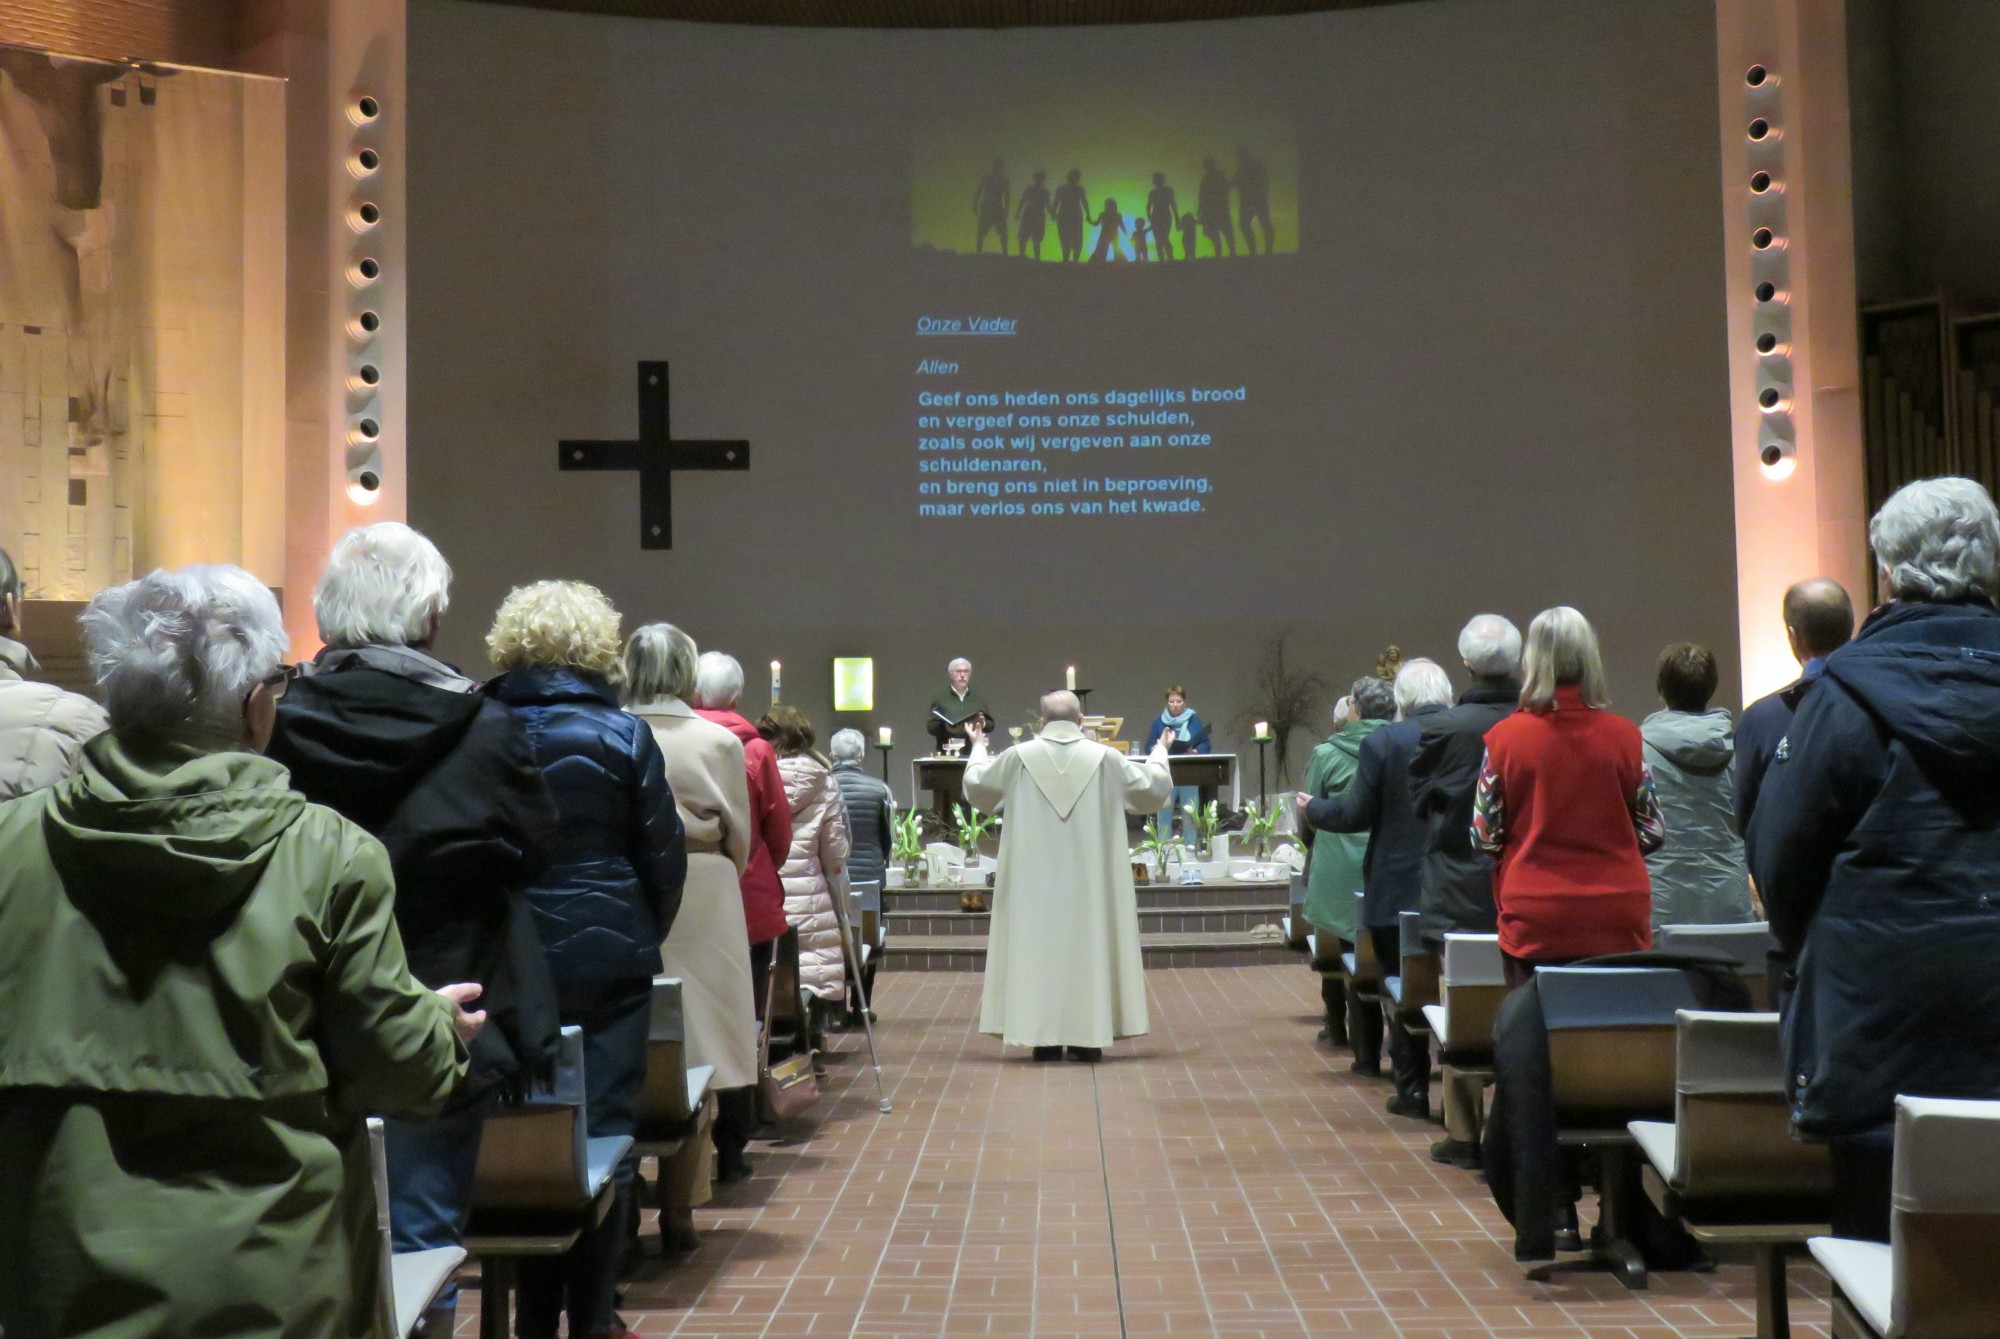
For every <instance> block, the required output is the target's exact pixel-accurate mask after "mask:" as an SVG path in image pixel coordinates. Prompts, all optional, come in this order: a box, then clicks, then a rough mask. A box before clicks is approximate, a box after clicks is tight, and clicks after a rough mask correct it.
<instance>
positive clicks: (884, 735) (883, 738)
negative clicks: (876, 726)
mask: <svg viewBox="0 0 2000 1339" xmlns="http://www.w3.org/2000/svg"><path fill="white" fill-rule="evenodd" d="M877 736H878V738H879V740H880V742H881V745H882V747H883V748H885V749H886V748H888V747H889V744H890V742H891V741H893V740H894V739H895V735H893V734H892V733H890V730H889V727H888V726H886V725H885V726H883V727H882V728H881V730H879V731H877Z"/></svg>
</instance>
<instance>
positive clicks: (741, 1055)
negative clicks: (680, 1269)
mask: <svg viewBox="0 0 2000 1339" xmlns="http://www.w3.org/2000/svg"><path fill="white" fill-rule="evenodd" d="M699 654H700V653H699V651H698V650H697V649H696V647H695V643H694V638H692V637H690V636H688V635H687V634H686V633H685V632H682V631H681V630H680V629H679V628H677V627H675V626H674V625H673V624H671V623H648V624H647V625H646V626H645V627H643V628H640V629H639V630H638V631H637V632H634V633H633V634H632V637H631V640H629V641H628V642H626V643H625V709H626V710H627V711H629V712H631V713H632V714H633V715H634V716H637V717H638V718H639V719H640V720H642V721H644V722H645V723H646V724H647V726H648V727H650V728H651V730H652V732H653V738H654V739H655V740H656V741H658V743H659V745H660V755H661V756H662V757H663V758H665V759H666V763H667V780H668V782H669V783H670V784H671V785H672V786H673V791H674V803H675V804H676V805H677V806H678V807H679V809H680V814H681V826H682V828H683V829H685V831H686V833H687V852H688V872H687V883H686V885H685V886H684V887H683V889H682V892H681V914H680V915H679V916H678V917H677V918H675V920H674V929H673V933H672V934H669V935H668V936H667V942H666V943H665V944H662V945H661V946H660V957H661V959H662V961H663V963H664V964H665V965H664V966H663V967H662V969H661V970H663V971H664V972H665V973H666V974H667V975H668V976H677V977H679V978H680V979H681V1002H682V1006H683V1009H684V1011H685V1014H686V1020H687V1044H688V1064H689V1065H690V1066H692V1065H713V1066H715V1078H714V1079H713V1080H712V1081H711V1086H712V1087H714V1088H715V1090H716V1092H717V1094H718V1099H719V1101H720V1102H722V1103H723V1104H726V1105H728V1106H730V1107H731V1108H732V1113H733V1112H734V1108H736V1107H737V1106H739V1105H740V1104H742V1103H744V1102H749V1101H754V1100H755V1085H756V1083H757V1008H756V1003H755V997H754V995H753V988H752V984H751V974H750V953H749V946H750V936H749V932H748V930H747V929H746V928H745V925H744V920H743V897H742V891H741V887H740V881H741V879H742V877H743V871H744V870H745V869H746V868H748V866H749V864H750V851H751V848H752V846H753V844H754V843H755V841H756V833H755V830H754V827H753V825H752V822H751V818H750V787H749V784H748V779H747V774H746V773H745V771H744V767H743V743H742V741H741V740H739V739H737V738H736V736H735V735H733V734H731V733H730V732H729V731H728V730H726V729H724V728H723V727H722V726H720V725H717V724H715V723H714V722H713V721H705V720H703V719H702V718H701V717H699V716H697V715H696V714H695V710H694V708H693V707H691V706H689V705H688V699H689V698H690V697H692V696H693V695H694V684H695V670H696V664H697V659H698V656H699ZM739 1119H740V1117H739ZM724 1137H725V1138H727V1137H728V1136H727V1135H725V1136H724ZM735 1153H736V1154H737V1155H739V1156H740V1154H741V1153H742V1148H741V1146H740V1145H738V1146H737V1147H736V1149H735ZM663 1235H665V1236H667V1237H668V1238H669V1239H670V1241H671V1242H672V1244H674V1245H676V1246H681V1247H686V1246H690V1245H692V1225H691V1224H686V1223H681V1224H668V1225H667V1226H666V1227H665V1228H664V1229H663Z"/></svg>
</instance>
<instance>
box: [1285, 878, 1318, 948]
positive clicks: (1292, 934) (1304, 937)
mask: <svg viewBox="0 0 2000 1339" xmlns="http://www.w3.org/2000/svg"><path fill="white" fill-rule="evenodd" d="M1284 929H1285V947H1287V948H1294V949H1299V950H1301V951H1304V952H1311V951H1312V934H1313V927H1312V926H1311V925H1310V924H1309V923H1308V922H1307V921H1306V876H1305V875H1303V874H1294V875H1292V887H1291V900H1290V902H1289V904H1288V905H1287V908H1286V915H1285V924H1284Z"/></svg>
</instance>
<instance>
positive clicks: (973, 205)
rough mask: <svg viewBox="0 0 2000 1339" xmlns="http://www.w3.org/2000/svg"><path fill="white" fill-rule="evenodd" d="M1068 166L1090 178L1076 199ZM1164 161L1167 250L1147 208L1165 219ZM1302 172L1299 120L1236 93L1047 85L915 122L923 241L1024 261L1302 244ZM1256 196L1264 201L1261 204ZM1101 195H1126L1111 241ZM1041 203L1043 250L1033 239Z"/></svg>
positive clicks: (914, 192) (914, 218)
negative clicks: (1096, 91) (1037, 183)
mask: <svg viewBox="0 0 2000 1339" xmlns="http://www.w3.org/2000/svg"><path fill="white" fill-rule="evenodd" d="M1241 151H1247V157H1245V156H1243V153H1242V152H1241ZM1206 160H1213V162H1214V164H1215V166H1216V168H1217V169H1218V170H1217V171H1216V172H1215V173H1213V174H1210V173H1209V172H1207V171H1206V170H1205V167H1204V163H1205V161H1206ZM996 161H997V162H998V163H999V164H1000V171H999V174H998V176H997V178H996V177H995V176H994V173H993V167H994V163H995V162H996ZM1260 164H1261V170H1260V166H1259V165H1260ZM1072 171H1074V172H1075V173H1076V174H1077V177H1078V182H1077V184H1078V185H1079V186H1080V187H1081V196H1080V203H1081V204H1082V206H1083V209H1082V210H1081V211H1079V210H1078V209H1077V208H1076V207H1075V206H1074V205H1072V204H1069V203H1068V201H1067V199H1066V193H1065V192H1064V191H1063V189H1062V188H1063V187H1064V186H1065V184H1066V182H1067V179H1068V177H1069V175H1070V173H1071V172H1072ZM1036 172H1041V173H1042V174H1043V176H1044V180H1043V182H1042V184H1041V189H1042V190H1045V191H1046V192H1047V193H1048V199H1049V205H1048V206H1044V207H1043V208H1042V209H1041V210H1040V211H1038V210H1037V208H1036V205H1037V204H1039V203H1040V199H1039V197H1037V196H1035V195H1034V194H1033V192H1034V181H1033V177H1034V174H1035V173H1036ZM1156 172H1158V173H1163V174H1164V175H1165V177H1166V185H1167V187H1168V188H1169V189H1171V190H1172V191H1173V197H1174V198H1173V206H1174V210H1173V215H1172V222H1173V226H1172V229H1171V235H1170V237H1169V238H1168V247H1167V248H1166V249H1165V251H1166V254H1165V255H1163V254H1162V248H1160V247H1159V246H1158V245H1157V244H1156V243H1155V241H1154V239H1153V238H1152V236H1151V233H1152V232H1153V228H1152V227H1150V226H1145V225H1148V216H1149V213H1151V214H1152V215H1154V216H1155V217H1154V218H1153V220H1152V221H1153V222H1160V221H1162V220H1163V219H1164V217H1165V211H1164V209H1163V208H1162V206H1163V205H1164V200H1161V201H1157V202H1154V203H1153V204H1152V206H1151V207H1150V209H1149V203H1148V202H1149V197H1151V196H1152V194H1153V192H1154V190H1155V186H1154V183H1153V174H1154V173H1156ZM1298 177H1299V174H1298V154H1297V152H1296V150H1295V149H1294V147H1293V140H1292V132H1291V128H1290V127H1289V126H1288V125H1286V124H1285V123H1284V122H1283V121H1281V120H1279V119H1278V118H1276V117H1273V116H1269V115H1265V114H1261V113H1259V112H1256V111H1254V110H1253V111H1248V112H1246V111H1244V110H1243V109H1242V108H1241V107H1240V105H1236V106H1233V107H1232V106H1221V105H1216V104H1215V103H1212V102H1207V101H1203V100H1195V99H1187V98H1182V99H1178V100H1168V99H1164V98H1163V99H1161V101H1160V102H1159V103H1157V104H1154V105H1141V104H1140V103H1138V102H1136V101H1134V100H1132V99H1129V98H1126V99H1121V100H1118V101H1115V102H1113V101H1110V100H1106V99H1100V100H1097V101H1095V102H1090V101H1085V102H1082V103H1079V102H1078V101H1076V100H1075V99H1074V98H1073V97H1070V96H1068V95H1063V94H1055V95H1048V96H1044V97H1041V98H1038V99H1036V100H1033V101H1028V102H1026V103H1023V104H1017V105H1014V106H1006V107H994V108H991V109H982V110H979V111H975V112H968V113H964V114H961V115H959V116H957V117H951V116H947V117H945V118H941V119H939V120H936V121H934V122H931V123H929V124H927V125H925V126H924V127H923V128H922V129H920V130H919V131H918V132H917V139H916V143H915V146H914V153H913V162H912V164H911V173H910V216H911V227H912V235H911V241H912V242H913V243H914V244H915V245H916V246H917V247H918V248H919V249H920V250H925V251H932V252H946V253H951V254H955V255H964V256H970V255H973V254H974V253H975V251H976V250H979V251H982V252H983V255H984V256H989V257H991V256H998V255H1000V254H1001V253H1002V251H1003V250H1004V252H1005V253H1006V254H1007V255H1008V256H1010V257H1015V256H1021V255H1022V254H1023V253H1024V252H1025V258H1026V259H1029V260H1034V259H1040V260H1042V261H1043V262H1053V263H1060V262H1062V261H1063V260H1064V259H1065V252H1066V251H1067V252H1069V253H1070V258H1073V259H1076V260H1082V261H1090V260H1105V261H1111V260H1120V261H1123V260H1137V259H1140V258H1141V256H1140V254H1139V253H1140V252H1141V251H1142V250H1143V251H1144V253H1145V255H1144V258H1146V259H1152V260H1160V259H1173V260H1176V261H1178V260H1184V259H1188V258H1189V256H1188V255H1187V251H1188V246H1187V243H1188V241H1189V240H1192V241H1193V243H1194V246H1193V258H1194V259H1198V260H1210V259H1214V258H1216V257H1217V256H1221V257H1224V258H1227V257H1229V256H1231V255H1236V256H1243V255H1250V254H1258V255H1261V254H1268V253H1272V252H1286V253H1289V252H1294V251H1297V250H1298V249H1299V188H1298ZM1205 180H1206V182H1207V183H1208V184H1207V186H1206V187H1204V181H1205ZM1024 193H1027V195H1028V204H1029V207H1028V209H1027V211H1026V212H1027V216H1028V224H1027V228H1026V233H1025V237H1024V233H1023V220H1022V213H1023V209H1022V204H1023V196H1024ZM1260 196H1261V197H1262V200H1263V201H1264V203H1265V205H1266V208H1264V209H1259V208H1258V203H1259V197H1260ZM1106 200H1115V201H1116V202H1117V206H1116V211H1115V214H1114V216H1113V217H1115V218H1116V219H1117V220H1118V221H1119V223H1120V226H1119V227H1118V228H1117V234H1118V235H1117V238H1116V242H1115V245H1114V244H1113V243H1112V241H1111V239H1108V238H1107V237H1106V236H1105V225H1104V222H1103V215H1104V210H1105V201H1106ZM1050 207H1053V210H1054V212H1053V213H1050V212H1049V211H1050ZM1003 208H1004V218H1005V228H1004V239H1003V237H1002V232H1003V230H1002V229H1001V228H1000V226H999V222H1000V219H1001V218H1002V210H1003ZM1038 212H1040V213H1041V215H1042V217H1043V225H1042V228H1041V238H1040V246H1039V248H1037V247H1036V246H1035V245H1034V240H1033V239H1034V233H1035V231H1036V230H1035V228H1034V225H1033V220H1034V218H1035V216H1036V214H1037V213H1038ZM1065 216H1067V218H1066V217H1065ZM1266 219H1268V226H1267V223H1266ZM1092 221H1095V222H1094V224H1093V222H1092ZM982 222H983V223H984V234H985V235H984V238H983V247H982V238H981V232H982ZM1003 240H1004V247H1003V246H1002V242H1003ZM1037 251H1039V255H1037Z"/></svg>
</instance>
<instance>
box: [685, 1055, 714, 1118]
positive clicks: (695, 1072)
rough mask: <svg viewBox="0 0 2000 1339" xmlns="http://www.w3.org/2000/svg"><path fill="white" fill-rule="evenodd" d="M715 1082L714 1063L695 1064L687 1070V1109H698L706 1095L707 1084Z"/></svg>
mask: <svg viewBox="0 0 2000 1339" xmlns="http://www.w3.org/2000/svg"><path fill="white" fill-rule="evenodd" d="M713 1082H715V1066H714V1065H696V1066H695V1067H694V1068H693V1069H691V1070H689V1071H688V1110H689V1111H700V1110H701V1104H702V1102H703V1101H705V1100H706V1099H707V1097H708V1085H709V1084H711V1083H713Z"/></svg>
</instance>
